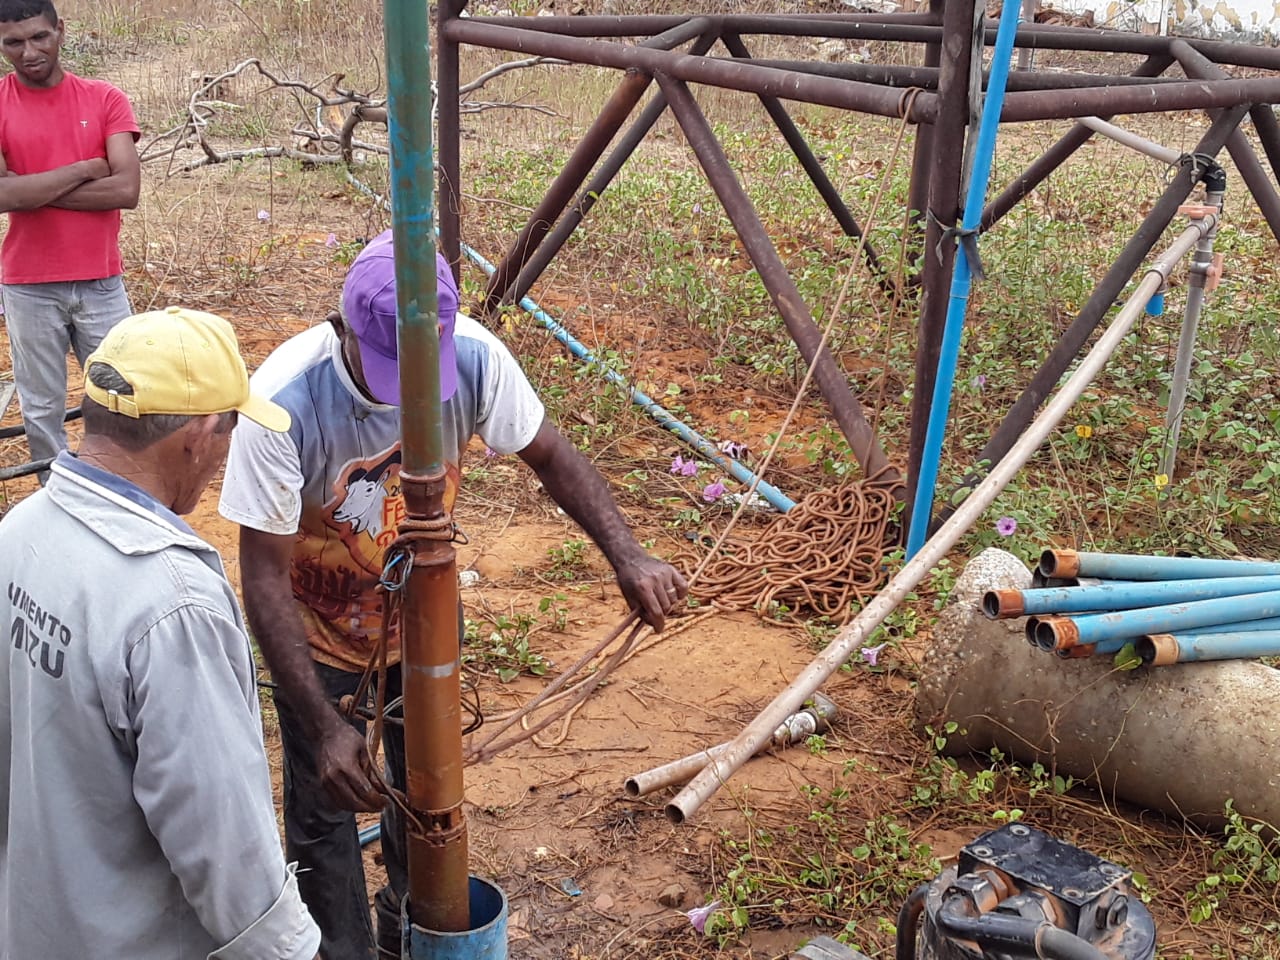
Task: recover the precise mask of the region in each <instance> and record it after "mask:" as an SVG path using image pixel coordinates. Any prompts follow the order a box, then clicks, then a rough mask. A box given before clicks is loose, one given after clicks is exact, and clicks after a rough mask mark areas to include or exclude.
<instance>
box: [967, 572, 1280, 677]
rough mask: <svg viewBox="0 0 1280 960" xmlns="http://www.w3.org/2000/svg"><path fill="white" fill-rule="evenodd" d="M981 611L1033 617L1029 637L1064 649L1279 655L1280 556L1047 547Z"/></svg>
mask: <svg viewBox="0 0 1280 960" xmlns="http://www.w3.org/2000/svg"><path fill="white" fill-rule="evenodd" d="M982 611H983V613H984V614H986V616H987V617H989V618H990V619H992V620H1004V619H1011V618H1014V617H1026V618H1027V623H1026V634H1027V642H1028V643H1030V644H1031V645H1032V646H1034V647H1037V648H1039V649H1042V650H1045V651H1048V652H1052V653H1055V654H1057V655H1058V656H1059V657H1064V658H1073V657H1088V656H1100V655H1111V654H1116V653H1119V652H1120V651H1121V650H1122V649H1123V648H1124V647H1125V646H1127V645H1129V644H1132V645H1133V647H1134V651H1135V652H1136V654H1137V655H1138V657H1140V658H1141V660H1142V662H1143V663H1146V664H1150V665H1152V666H1162V665H1165V664H1170V663H1186V662H1189V661H1194V660H1247V659H1253V658H1255V657H1270V656H1280V563H1266V562H1261V561H1248V560H1204V559H1199V558H1195V557H1149V556H1141V555H1128V554H1118V553H1082V552H1077V551H1075V550H1046V551H1045V552H1044V553H1043V554H1042V555H1041V557H1040V564H1039V567H1038V568H1037V570H1036V572H1035V576H1034V578H1033V581H1032V587H1031V589H1028V590H989V591H987V593H986V594H985V595H984V596H983V598H982Z"/></svg>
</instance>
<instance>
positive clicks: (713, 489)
mask: <svg viewBox="0 0 1280 960" xmlns="http://www.w3.org/2000/svg"><path fill="white" fill-rule="evenodd" d="M724 490H725V487H724V481H723V480H717V481H716V482H715V483H708V484H707V485H706V486H705V487H703V488H702V499H703V500H705V501H707V503H715V502H716V501H717V500H719V499H720V498H721V497H723V496H724Z"/></svg>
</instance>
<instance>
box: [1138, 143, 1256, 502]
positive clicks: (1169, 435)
mask: <svg viewBox="0 0 1280 960" xmlns="http://www.w3.org/2000/svg"><path fill="white" fill-rule="evenodd" d="M1232 136H1233V137H1236V136H1240V137H1243V136H1244V134H1242V133H1241V132H1240V131H1239V130H1238V129H1237V130H1236V132H1235V133H1234V134H1232ZM1255 160H1256V158H1255ZM1206 199H1207V200H1208V202H1209V203H1210V204H1211V205H1213V206H1215V207H1217V208H1218V209H1221V208H1222V191H1221V190H1215V191H1210V192H1209V193H1208V194H1207V195H1206ZM1216 233H1217V231H1214V230H1211V231H1209V233H1207V234H1205V236H1204V237H1203V238H1201V240H1200V242H1199V243H1197V244H1196V252H1195V254H1194V256H1193V258H1192V261H1191V268H1190V270H1189V271H1188V277H1187V303H1186V307H1185V308H1184V309H1183V313H1182V330H1181V332H1180V333H1179V334H1178V355H1177V357H1176V358H1175V359H1174V362H1173V381H1172V382H1171V383H1170V384H1169V409H1168V410H1167V411H1166V412H1165V421H1164V433H1165V437H1164V456H1163V457H1162V458H1161V461H1160V470H1161V472H1162V473H1164V475H1165V476H1166V477H1170V478H1172V477H1173V474H1174V466H1175V464H1176V463H1177V460H1178V438H1179V437H1180V436H1181V435H1182V414H1183V412H1184V411H1185V410H1186V404H1187V386H1188V384H1189V383H1190V381H1191V362H1192V360H1193V359H1194V358H1195V352H1196V334H1197V332H1198V330H1199V327H1200V312H1201V310H1202V309H1203V308H1204V295H1205V290H1206V288H1207V286H1208V279H1209V268H1210V267H1211V266H1212V265H1213V238H1214V236H1215V235H1216Z"/></svg>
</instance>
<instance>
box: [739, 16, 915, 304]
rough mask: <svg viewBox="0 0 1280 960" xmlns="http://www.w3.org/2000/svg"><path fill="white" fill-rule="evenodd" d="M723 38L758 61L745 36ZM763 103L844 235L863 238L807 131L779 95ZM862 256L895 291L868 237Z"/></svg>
mask: <svg viewBox="0 0 1280 960" xmlns="http://www.w3.org/2000/svg"><path fill="white" fill-rule="evenodd" d="M720 39H721V42H723V43H724V45H725V48H726V49H727V50H728V51H729V52H730V53H731V54H733V56H735V57H738V58H741V59H745V60H750V61H751V62H752V63H758V62H759V61H757V60H756V59H755V58H754V57H752V56H751V53H750V51H748V50H747V45H746V44H745V43H743V42H742V38H741V37H739V36H738V35H737V34H729V35H727V36H723V37H721V38H720ZM873 82H874V81H873ZM760 103H761V105H763V106H764V109H765V112H766V113H768V114H769V118H770V119H771V120H772V121H773V124H774V126H776V127H777V128H778V132H779V133H781V134H782V139H784V140H785V141H786V142H787V146H789V147H790V148H791V152H792V153H794V154H795V155H796V160H798V161H799V162H800V166H801V168H802V169H803V170H804V172H805V173H806V174H808V176H809V182H810V183H812V184H813V186H814V189H816V190H817V191H818V195H819V196H820V197H822V200H823V202H824V203H825V204H826V205H827V209H828V210H830V211H831V215H832V216H834V217H835V218H836V222H837V223H838V224H840V229H841V230H843V231H844V233H845V236H847V237H853V238H855V239H857V238H859V237H861V236H862V227H861V225H859V223H858V221H857V219H855V218H854V216H853V214H852V213H851V212H850V210H849V208H848V207H847V206H846V205H845V202H844V198H843V197H841V196H840V191H839V190H837V189H836V185H835V184H834V183H832V182H831V178H830V177H828V176H827V172H826V170H824V169H823V168H822V163H821V161H819V160H818V158H817V157H815V156H814V155H813V151H812V150H811V149H810V148H809V144H808V142H807V141H806V140H805V138H804V134H803V133H801V132H800V128H799V127H797V126H796V124H795V121H794V120H792V119H791V115H790V114H789V113H787V108H786V107H785V106H783V104H782V101H781V100H779V99H778V98H777V97H764V96H762V97H760ZM862 256H863V259H864V260H866V261H867V266H868V267H870V268H871V272H872V273H874V274H875V276H876V279H877V280H878V281H879V282H880V286H881V288H882V289H885V290H887V291H889V292H892V290H893V283H892V282H890V280H889V277H888V271H886V270H885V267H884V264H882V263H881V262H880V257H879V256H878V255H877V254H876V250H875V247H873V246H872V245H871V241H870V240H869V239H868V240H863V242H862Z"/></svg>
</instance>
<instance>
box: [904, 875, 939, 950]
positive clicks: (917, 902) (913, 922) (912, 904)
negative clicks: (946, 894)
mask: <svg viewBox="0 0 1280 960" xmlns="http://www.w3.org/2000/svg"><path fill="white" fill-rule="evenodd" d="M930 886H931V884H928V883H922V884H920V886H918V887H916V888H915V889H914V890H912V891H911V895H910V896H908V897H907V899H906V900H905V901H903V904H902V909H901V910H899V911H898V924H897V926H898V933H897V951H896V957H897V960H916V927H918V926H919V924H920V914H922V913H924V901H925V897H927V896H928V895H929V887H930Z"/></svg>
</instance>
